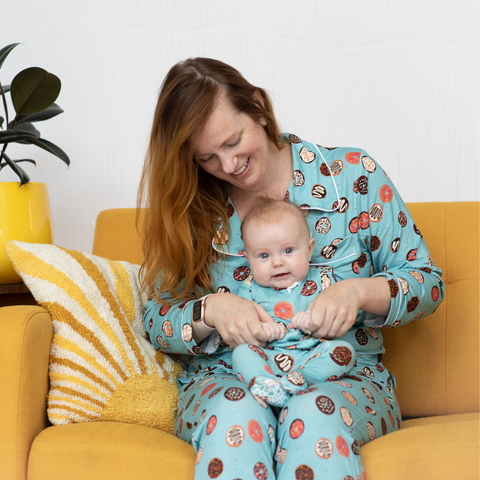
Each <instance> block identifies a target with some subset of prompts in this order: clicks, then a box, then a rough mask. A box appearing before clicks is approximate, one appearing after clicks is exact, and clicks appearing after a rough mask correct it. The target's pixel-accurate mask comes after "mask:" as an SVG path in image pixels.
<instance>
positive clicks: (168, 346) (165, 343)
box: [156, 335, 170, 349]
mask: <svg viewBox="0 0 480 480" xmlns="http://www.w3.org/2000/svg"><path fill="white" fill-rule="evenodd" d="M156 340H157V343H158V344H159V345H160V346H161V347H162V348H164V349H167V348H170V345H169V344H168V343H167V342H166V341H165V340H164V339H163V338H162V337H161V335H157V338H156Z"/></svg>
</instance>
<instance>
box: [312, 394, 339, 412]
mask: <svg viewBox="0 0 480 480" xmlns="http://www.w3.org/2000/svg"><path fill="white" fill-rule="evenodd" d="M315 404H316V405H317V408H318V409H319V410H320V411H321V412H322V413H324V414H325V415H331V414H332V413H333V412H334V411H335V404H334V403H333V401H332V400H331V399H330V398H328V397H327V396H325V395H320V396H318V397H317V398H316V399H315Z"/></svg>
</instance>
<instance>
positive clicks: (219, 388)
mask: <svg viewBox="0 0 480 480" xmlns="http://www.w3.org/2000/svg"><path fill="white" fill-rule="evenodd" d="M222 390H223V387H218V388H216V389H215V390H214V391H213V392H212V393H211V394H210V395H209V396H208V398H213V397H214V396H215V395H217V394H218V393H220V392H221V391H222Z"/></svg>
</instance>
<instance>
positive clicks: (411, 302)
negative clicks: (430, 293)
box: [407, 287, 435, 313]
mask: <svg viewBox="0 0 480 480" xmlns="http://www.w3.org/2000/svg"><path fill="white" fill-rule="evenodd" d="M434 288H435V287H434ZM419 303H420V300H419V298H418V297H412V298H411V299H410V300H409V301H408V303H407V312H408V313H411V312H413V311H414V310H415V309H416V308H417V307H418V304H419Z"/></svg>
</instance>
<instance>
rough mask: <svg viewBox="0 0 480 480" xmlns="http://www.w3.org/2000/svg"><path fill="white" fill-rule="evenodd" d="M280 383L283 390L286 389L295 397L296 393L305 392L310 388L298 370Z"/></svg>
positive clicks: (285, 376) (283, 378)
mask: <svg viewBox="0 0 480 480" xmlns="http://www.w3.org/2000/svg"><path fill="white" fill-rule="evenodd" d="M280 381H281V383H282V385H283V388H285V390H286V391H287V392H288V393H290V395H295V394H296V393H298V392H301V391H302V390H305V389H306V388H307V386H308V385H307V382H306V381H305V377H304V376H303V375H302V373H301V372H299V371H298V370H294V371H293V372H289V373H287V374H286V375H283V376H282V378H281V379H280Z"/></svg>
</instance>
